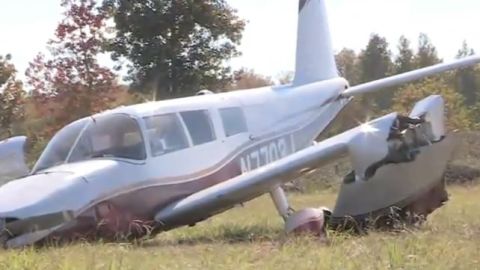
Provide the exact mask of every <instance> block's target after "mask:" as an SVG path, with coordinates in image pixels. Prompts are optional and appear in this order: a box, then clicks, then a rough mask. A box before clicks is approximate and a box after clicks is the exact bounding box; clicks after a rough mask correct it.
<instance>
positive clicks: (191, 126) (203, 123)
mask: <svg viewBox="0 0 480 270" xmlns="http://www.w3.org/2000/svg"><path fill="white" fill-rule="evenodd" d="M180 115H181V116H182V118H183V121H184V122H185V125H186V126H187V128H188V132H190V136H191V137H192V141H193V144H194V145H199V144H204V143H207V142H211V141H214V140H215V134H214V132H213V128H212V122H211V121H210V116H209V114H208V111H206V110H201V111H190V112H181V113H180Z"/></svg>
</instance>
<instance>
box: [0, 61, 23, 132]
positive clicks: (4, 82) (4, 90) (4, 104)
mask: <svg viewBox="0 0 480 270" xmlns="http://www.w3.org/2000/svg"><path fill="white" fill-rule="evenodd" d="M10 60H11V55H9V54H7V55H6V56H5V57H4V56H1V55H0V140H2V139H5V138H8V137H11V136H12V135H13V134H14V133H16V132H15V129H16V128H17V129H18V126H19V122H20V121H22V119H23V114H24V110H23V101H24V96H25V92H24V91H23V88H22V82H21V81H19V80H17V79H16V72H17V71H16V70H15V66H14V65H13V64H12V63H10Z"/></svg>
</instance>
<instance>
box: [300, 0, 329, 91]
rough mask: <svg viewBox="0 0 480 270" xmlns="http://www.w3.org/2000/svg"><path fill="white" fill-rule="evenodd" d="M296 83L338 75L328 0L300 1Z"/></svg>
mask: <svg viewBox="0 0 480 270" xmlns="http://www.w3.org/2000/svg"><path fill="white" fill-rule="evenodd" d="M296 58H297V59H296V61H297V62H296V68H295V77H294V80H293V84H294V85H303V84H308V83H313V82H317V81H323V80H328V79H332V78H336V77H338V70H337V66H336V64H335V57H334V54H333V49H332V43H331V38H330V28H329V26H328V18H327V10H326V7H325V0H300V4H299V14H298V36H297V56H296Z"/></svg>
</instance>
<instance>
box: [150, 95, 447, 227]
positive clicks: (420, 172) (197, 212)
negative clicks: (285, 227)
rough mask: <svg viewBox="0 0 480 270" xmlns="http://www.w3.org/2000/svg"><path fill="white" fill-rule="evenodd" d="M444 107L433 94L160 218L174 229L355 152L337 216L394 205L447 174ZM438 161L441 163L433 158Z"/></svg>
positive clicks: (165, 211)
mask: <svg viewBox="0 0 480 270" xmlns="http://www.w3.org/2000/svg"><path fill="white" fill-rule="evenodd" d="M439 111H440V112H441V114H440V115H443V99H442V98H441V97H440V96H431V97H428V98H426V99H424V100H422V101H420V102H418V103H417V104H416V106H415V108H414V110H413V111H412V114H411V115H410V117H401V116H399V115H398V114H396V113H392V114H389V115H386V116H384V117H381V118H378V119H376V120H373V121H371V122H369V123H366V124H363V125H361V126H359V127H356V128H354V129H352V130H349V131H347V132H344V133H342V134H339V135H337V136H334V137H332V138H330V139H327V140H324V141H322V142H319V143H317V144H315V145H313V146H311V147H309V148H307V149H304V150H302V151H299V152H297V153H295V154H293V155H290V156H288V157H286V158H283V159H281V160H278V161H276V162H273V163H271V164H270V165H267V166H265V167H262V168H260V169H257V170H254V171H252V172H249V173H246V174H243V175H241V176H238V177H236V178H233V179H231V180H229V181H226V182H224V183H221V184H218V185H215V186H213V187H210V188H208V189H205V190H203V191H200V192H198V193H195V194H193V195H191V196H189V197H186V198H184V199H181V200H179V201H177V202H175V203H173V204H171V205H169V206H167V207H166V208H164V209H162V210H161V211H159V212H158V214H157V215H156V216H155V220H156V221H157V222H159V223H160V224H162V225H163V226H164V227H165V228H168V229H169V228H174V227H177V226H181V225H186V224H195V223H196V222H199V221H202V220H204V219H206V218H208V217H210V216H212V215H215V214H217V213H220V212H223V211H225V210H227V209H229V208H232V207H234V206H235V205H238V204H240V203H243V202H246V201H249V200H251V199H253V198H255V197H258V196H260V195H262V194H264V193H268V192H271V191H272V190H273V189H274V188H276V187H278V186H280V185H282V184H283V183H286V182H289V181H291V180H293V179H295V178H297V177H298V176H300V175H302V173H305V172H308V171H311V170H312V169H314V168H318V167H321V166H323V165H325V164H327V163H328V162H330V161H334V160H336V159H338V158H339V157H342V156H345V155H349V156H350V160H351V163H352V167H353V169H354V172H353V177H350V178H348V177H347V178H346V179H345V183H344V184H343V186H342V190H341V192H340V195H339V201H338V202H337V207H336V209H335V211H334V213H333V214H334V216H335V215H336V214H338V215H342V216H344V215H352V216H353V215H361V214H366V213H367V212H371V211H374V210H377V208H379V209H380V208H381V207H387V206H390V205H394V204H395V203H397V202H399V201H402V200H403V199H405V198H403V197H405V196H407V195H410V194H411V193H412V192H415V191H418V190H422V189H425V188H427V187H428V186H429V185H432V183H434V182H435V181H438V180H439V178H441V177H442V172H443V170H444V168H445V166H446V162H447V160H448V158H449V153H450V152H451V149H452V148H451V143H450V141H449V140H445V139H444V137H445V136H444V135H445V134H443V132H444V129H443V116H439V115H438V112H439ZM414 118H415V119H423V120H422V121H423V122H422V124H418V125H413V126H415V128H406V129H402V128H400V127H399V125H400V126H402V125H403V124H405V123H403V124H402V122H405V121H407V122H408V121H409V119H414ZM417 121H418V120H417ZM402 149H403V150H402ZM407 149H408V151H407ZM432 159H433V160H435V161H434V162H432V161H431V160H432ZM406 171H409V172H408V173H406ZM393 174H395V175H403V176H407V175H408V176H407V177H408V178H412V179H405V180H404V181H400V183H395V182H393V181H397V182H398V179H392V178H391V177H389V175H393ZM377 177H379V179H377ZM380 178H382V179H380ZM378 181H383V182H382V183H384V184H383V185H381V186H382V189H381V190H380V191H379V192H376V193H374V194H371V196H363V197H359V194H360V195H361V194H362V193H361V192H360V193H358V192H357V191H358V190H367V192H368V190H370V189H372V187H371V186H370V185H371V183H378ZM409 183H410V185H408V184H409ZM405 184H406V185H405ZM376 185H378V184H376ZM373 190H375V188H374V187H373ZM389 193H392V194H389ZM352 194H353V195H354V196H355V199H354V200H353V201H352V200H351V199H349V197H350V196H351V195H352ZM364 195H365V194H364ZM379 203H380V204H381V205H378V204H379ZM380 206H381V207H380ZM364 211H367V212H364Z"/></svg>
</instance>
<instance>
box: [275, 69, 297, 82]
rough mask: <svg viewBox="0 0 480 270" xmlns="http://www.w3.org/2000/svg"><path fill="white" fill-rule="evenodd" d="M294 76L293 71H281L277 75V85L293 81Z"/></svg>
mask: <svg viewBox="0 0 480 270" xmlns="http://www.w3.org/2000/svg"><path fill="white" fill-rule="evenodd" d="M294 76H295V72H293V71H284V72H281V73H280V74H279V75H278V77H277V80H278V84H279V85H285V84H291V83H292V82H293V77H294Z"/></svg>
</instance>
